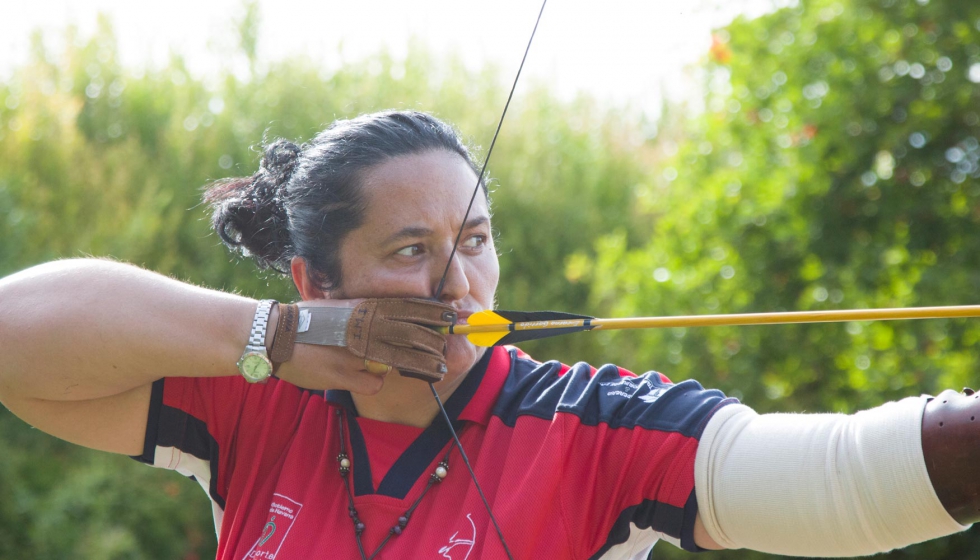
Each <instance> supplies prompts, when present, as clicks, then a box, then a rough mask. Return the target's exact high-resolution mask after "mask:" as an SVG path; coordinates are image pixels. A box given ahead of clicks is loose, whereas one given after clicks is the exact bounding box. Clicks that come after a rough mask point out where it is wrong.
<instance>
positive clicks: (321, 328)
mask: <svg viewBox="0 0 980 560" xmlns="http://www.w3.org/2000/svg"><path fill="white" fill-rule="evenodd" d="M304 314H307V315H306V316H305V317H304ZM455 319H456V312H455V311H454V310H453V308H452V307H451V306H449V305H446V304H444V303H439V302H435V301H430V300H424V299H394V298H392V299H367V300H364V301H363V302H361V303H359V304H358V305H357V306H355V307H353V308H341V307H304V308H302V309H301V310H300V313H299V317H298V327H297V335H296V342H298V343H301V344H321V345H327V346H346V347H347V349H348V350H350V352H351V353H352V354H354V355H355V356H357V357H358V358H364V359H365V360H371V361H374V362H380V363H382V364H386V365H389V366H391V367H393V368H395V369H397V370H398V371H399V372H400V373H401V374H402V375H404V376H407V377H414V378H417V379H422V380H424V381H428V382H436V381H441V380H442V378H443V376H445V374H446V371H447V369H446V355H445V354H446V335H444V334H441V333H439V332H437V331H436V329H438V328H440V327H448V326H449V325H451V324H452V323H453V322H454V321H455Z"/></svg>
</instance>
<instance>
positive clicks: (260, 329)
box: [248, 299, 277, 348]
mask: <svg viewBox="0 0 980 560" xmlns="http://www.w3.org/2000/svg"><path fill="white" fill-rule="evenodd" d="M276 303H277V302H276V300H274V299H264V300H262V301H260V302H259V305H258V307H256V308H255V318H254V319H252V330H251V332H249V335H248V346H261V347H263V348H265V336H266V332H267V331H268V329H269V315H270V314H271V313H272V306H273V305H274V304H276Z"/></svg>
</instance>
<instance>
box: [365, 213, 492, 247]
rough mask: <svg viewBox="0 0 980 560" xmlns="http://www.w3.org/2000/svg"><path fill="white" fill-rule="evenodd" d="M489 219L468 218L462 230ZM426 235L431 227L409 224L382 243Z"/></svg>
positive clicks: (430, 230)
mask: <svg viewBox="0 0 980 560" xmlns="http://www.w3.org/2000/svg"><path fill="white" fill-rule="evenodd" d="M489 221H490V218H487V217H486V216H478V217H476V218H470V219H469V220H467V221H466V225H465V226H464V227H463V231H466V230H468V229H473V228H475V227H477V226H481V225H483V224H485V223H488V222H489ZM428 235H432V229H431V228H427V227H419V226H409V227H405V228H402V229H400V230H398V231H396V232H395V233H393V234H391V235H390V236H388V237H387V238H386V239H385V241H384V244H385V245H388V244H390V243H395V242H396V241H398V240H400V239H406V238H411V237H426V236H428Z"/></svg>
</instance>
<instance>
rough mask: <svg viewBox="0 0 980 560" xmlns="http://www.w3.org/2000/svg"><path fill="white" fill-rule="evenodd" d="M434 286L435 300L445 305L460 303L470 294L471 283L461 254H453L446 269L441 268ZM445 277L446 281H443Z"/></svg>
mask: <svg viewBox="0 0 980 560" xmlns="http://www.w3.org/2000/svg"><path fill="white" fill-rule="evenodd" d="M436 268H437V269H438V271H437V275H436V276H435V278H434V282H433V285H432V288H433V294H434V296H435V298H436V299H437V300H439V301H441V302H443V303H452V302H454V301H459V300H461V299H463V298H464V297H466V294H468V293H470V282H469V280H467V279H466V270H464V268H463V261H462V260H461V259H460V258H459V254H458V253H456V254H453V256H452V258H451V259H450V261H449V265H448V267H446V268H439V267H436ZM443 275H445V280H443Z"/></svg>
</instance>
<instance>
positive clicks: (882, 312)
mask: <svg viewBox="0 0 980 560" xmlns="http://www.w3.org/2000/svg"><path fill="white" fill-rule="evenodd" d="M954 317H980V305H956V306H946V307H906V308H892V309H845V310H832V311H789V312H781V313H741V314H734V315H680V316H674V317H628V318H622V319H596V318H595V317H589V316H587V315H574V314H572V313H562V312H559V311H502V310H489V309H488V310H486V311H480V312H478V313H474V314H472V315H470V316H469V318H468V319H467V323H466V324H456V325H451V326H449V327H443V328H442V329H440V331H441V332H442V333H443V334H458V335H466V338H467V340H469V341H470V342H472V343H473V344H475V345H477V346H503V345H505V344H516V343H518V342H525V341H528V340H536V339H539V338H548V337H552V336H558V335H561V334H568V333H573V332H582V331H598V330H607V331H608V330H618V329H653V328H665V327H725V326H736V325H774V324H789V323H840V322H845V321H895V320H901V319H944V318H954Z"/></svg>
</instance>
